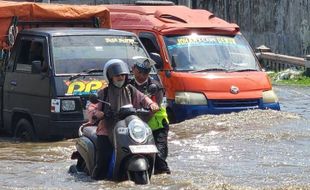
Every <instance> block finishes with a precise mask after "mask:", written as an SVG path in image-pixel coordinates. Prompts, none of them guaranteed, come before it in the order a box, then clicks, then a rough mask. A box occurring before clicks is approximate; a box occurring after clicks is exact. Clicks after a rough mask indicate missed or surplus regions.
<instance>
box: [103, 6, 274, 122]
mask: <svg viewBox="0 0 310 190" xmlns="http://www.w3.org/2000/svg"><path fill="white" fill-rule="evenodd" d="M160 4H162V3H155V5H151V4H150V3H146V4H143V3H142V4H137V5H106V7H107V8H109V11H110V15H111V23H112V28H114V29H121V30H127V31H131V32H134V33H136V34H137V35H138V36H139V38H140V40H141V41H142V43H143V44H144V46H145V48H146V49H147V51H148V53H149V54H150V55H151V57H152V58H153V60H155V61H156V62H157V64H156V67H157V69H158V70H159V75H160V77H161V80H162V82H163V85H164V87H165V89H166V96H167V100H168V107H167V112H168V115H169V120H170V121H171V122H172V123H173V122H180V121H184V120H185V119H191V118H194V117H196V116H198V115H202V114H221V113H229V112H235V111H242V110H247V109H274V110H280V105H279V102H278V98H277V96H276V94H275V92H274V91H273V89H272V84H271V81H270V80H269V78H268V76H267V74H266V73H265V72H264V71H263V70H262V68H261V66H260V63H259V61H258V59H257V58H256V56H255V54H254V52H253V50H252V48H251V47H250V45H249V44H248V42H247V40H246V39H245V38H244V37H243V35H242V34H241V32H240V29H239V26H238V25H236V24H233V23H228V22H226V21H224V20H222V19H220V18H217V17H215V16H214V15H213V14H212V13H211V12H209V11H206V10H200V9H190V8H188V7H185V6H177V5H173V4H171V3H168V4H167V5H160Z"/></svg>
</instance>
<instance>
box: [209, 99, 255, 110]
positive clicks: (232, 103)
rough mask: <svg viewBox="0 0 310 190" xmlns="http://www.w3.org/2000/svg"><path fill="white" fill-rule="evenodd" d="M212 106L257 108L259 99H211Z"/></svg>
mask: <svg viewBox="0 0 310 190" xmlns="http://www.w3.org/2000/svg"><path fill="white" fill-rule="evenodd" d="M212 104H213V107H215V108H225V107H246V108H258V107H259V99H246V100H213V101H212Z"/></svg>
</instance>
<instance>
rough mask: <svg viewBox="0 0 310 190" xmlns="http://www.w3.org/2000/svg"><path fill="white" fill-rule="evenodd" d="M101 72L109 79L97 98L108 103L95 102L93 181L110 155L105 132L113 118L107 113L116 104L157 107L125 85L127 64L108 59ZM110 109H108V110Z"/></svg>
mask: <svg viewBox="0 0 310 190" xmlns="http://www.w3.org/2000/svg"><path fill="white" fill-rule="evenodd" d="M104 73H105V75H106V78H107V80H108V82H109V84H108V87H106V88H104V89H102V90H100V91H98V98H99V99H101V100H103V101H106V102H109V103H110V104H111V105H110V106H108V105H106V104H102V103H101V102H99V103H98V109H99V110H101V111H94V113H93V114H94V116H95V118H97V119H98V120H100V122H99V124H98V127H97V131H96V134H97V149H96V155H97V156H96V163H95V168H94V170H93V172H92V174H91V177H92V178H93V179H96V180H101V179H105V178H106V177H107V173H108V167H109V163H110V159H111V156H112V151H113V146H112V143H111V142H110V139H109V135H110V134H111V133H112V129H113V127H112V126H114V125H115V123H116V122H117V121H114V119H113V117H110V114H109V113H113V112H118V111H119V109H120V107H121V106H123V105H127V104H132V105H133V107H135V108H139V107H140V106H141V105H142V107H144V108H150V109H151V110H152V111H153V112H155V111H157V110H158V109H159V107H158V105H157V103H155V102H153V101H152V100H151V99H150V98H148V97H147V96H146V95H144V94H143V93H141V92H140V91H138V90H137V89H136V88H135V87H134V86H132V85H130V84H128V75H129V69H128V66H127V64H126V63H125V62H124V61H122V60H120V59H111V60H109V61H108V62H107V63H106V64H105V69H104ZM111 111H112V112H111Z"/></svg>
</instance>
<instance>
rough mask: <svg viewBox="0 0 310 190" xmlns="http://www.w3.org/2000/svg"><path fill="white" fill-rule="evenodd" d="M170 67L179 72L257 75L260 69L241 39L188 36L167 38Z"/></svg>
mask: <svg viewBox="0 0 310 190" xmlns="http://www.w3.org/2000/svg"><path fill="white" fill-rule="evenodd" d="M164 41H165V43H166V47H167V50H168V53H169V58H170V63H171V64H172V66H173V67H174V70H177V71H193V72H202V71H204V72H205V71H206V72H207V71H252V70H253V71H257V70H259V66H258V64H257V62H256V59H255V57H254V54H253V52H252V50H251V48H250V46H249V44H248V42H247V41H246V40H245V39H244V38H243V37H242V36H241V35H236V36H234V37H231V36H215V35H197V34H192V35H187V36H173V37H171V36H170V37H164Z"/></svg>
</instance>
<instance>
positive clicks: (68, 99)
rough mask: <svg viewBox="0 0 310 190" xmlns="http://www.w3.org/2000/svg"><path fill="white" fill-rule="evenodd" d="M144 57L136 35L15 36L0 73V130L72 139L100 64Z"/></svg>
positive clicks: (39, 32) (40, 31)
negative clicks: (113, 60) (115, 59)
mask: <svg viewBox="0 0 310 190" xmlns="http://www.w3.org/2000/svg"><path fill="white" fill-rule="evenodd" d="M135 56H142V57H148V55H147V53H146V50H145V49H144V47H143V46H142V44H141V42H140V41H139V40H138V38H137V37H136V35H134V34H133V33H130V32H125V31H117V30H112V29H94V28H57V27H56V28H55V27H53V28H32V29H25V30H22V31H20V32H19V33H18V35H17V38H16V41H15V43H14V46H13V48H12V49H11V51H10V56H9V57H7V59H6V60H4V65H3V66H2V67H1V72H0V73H1V74H0V107H1V110H0V122H1V125H0V129H1V128H2V129H4V131H7V132H9V133H11V134H13V135H14V136H16V137H20V138H22V139H25V140H31V141H32V140H36V139H59V138H73V137H77V135H78V128H79V127H80V125H81V124H82V123H83V122H86V120H85V118H86V117H85V116H84V115H85V114H83V113H84V112H85V107H86V104H87V99H88V97H89V94H90V93H96V91H97V90H99V89H101V88H104V87H105V86H106V82H105V80H104V76H103V68H104V64H105V63H106V62H107V61H108V60H110V59H112V58H118V59H122V60H124V61H125V62H127V63H128V64H129V66H130V65H131V64H133V61H134V60H133V59H132V58H133V57H135Z"/></svg>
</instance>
